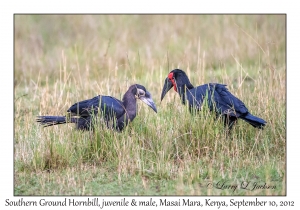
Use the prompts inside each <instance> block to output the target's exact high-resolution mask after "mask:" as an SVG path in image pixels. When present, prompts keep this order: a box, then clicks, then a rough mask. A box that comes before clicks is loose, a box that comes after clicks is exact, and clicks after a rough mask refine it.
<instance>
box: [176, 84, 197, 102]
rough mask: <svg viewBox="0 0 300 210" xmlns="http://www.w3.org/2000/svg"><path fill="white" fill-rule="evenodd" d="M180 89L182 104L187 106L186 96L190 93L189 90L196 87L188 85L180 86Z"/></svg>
mask: <svg viewBox="0 0 300 210" xmlns="http://www.w3.org/2000/svg"><path fill="white" fill-rule="evenodd" d="M178 87H179V88H178V90H177V92H178V94H179V96H180V98H181V102H182V104H185V102H186V94H187V93H188V91H189V89H192V88H194V87H193V86H187V85H186V84H183V85H180V86H178Z"/></svg>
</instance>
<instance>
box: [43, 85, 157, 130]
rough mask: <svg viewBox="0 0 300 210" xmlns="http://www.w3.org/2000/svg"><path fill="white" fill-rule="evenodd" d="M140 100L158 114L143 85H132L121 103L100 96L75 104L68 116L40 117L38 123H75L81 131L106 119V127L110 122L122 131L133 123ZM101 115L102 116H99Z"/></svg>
mask: <svg viewBox="0 0 300 210" xmlns="http://www.w3.org/2000/svg"><path fill="white" fill-rule="evenodd" d="M136 99H140V100H141V101H143V102H144V103H146V104H147V105H148V106H150V107H151V108H152V109H153V110H154V111H155V112H157V109H156V106H155V103H154V102H153V100H152V98H151V94H150V93H149V92H148V91H147V90H146V88H145V87H144V86H142V85H139V84H135V85H131V86H130V87H129V89H128V90H127V92H126V93H125V94H124V96H123V100H122V101H120V100H118V99H116V98H114V97H111V96H102V95H98V96H96V97H94V98H92V99H88V100H84V101H80V102H77V103H75V104H73V105H72V106H71V107H70V108H69V109H68V110H67V112H68V114H67V115H66V116H38V117H37V122H39V123H40V124H42V125H43V126H44V127H47V126H52V125H58V124H65V123H75V124H76V128H77V129H79V130H89V129H93V125H94V124H93V123H94V122H95V121H94V120H93V119H96V120H98V119H99V118H101V119H104V121H105V123H106V125H107V126H108V127H109V128H110V126H109V122H113V128H114V129H116V130H118V131H122V129H123V128H124V127H125V126H126V125H127V124H128V122H129V121H132V120H133V119H134V118H135V116H136V111H137V110H136V109H137V102H136ZM99 114H100V116H99Z"/></svg>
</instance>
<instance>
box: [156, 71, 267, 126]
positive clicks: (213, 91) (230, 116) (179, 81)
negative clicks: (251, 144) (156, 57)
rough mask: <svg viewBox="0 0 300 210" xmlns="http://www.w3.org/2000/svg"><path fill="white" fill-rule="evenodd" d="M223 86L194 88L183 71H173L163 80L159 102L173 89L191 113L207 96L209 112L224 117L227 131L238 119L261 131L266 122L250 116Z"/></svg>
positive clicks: (213, 85) (213, 84)
mask: <svg viewBox="0 0 300 210" xmlns="http://www.w3.org/2000/svg"><path fill="white" fill-rule="evenodd" d="M225 86H226V85H223V84H218V83H208V84H204V85H200V86H198V87H194V86H193V85H192V84H191V82H190V80H189V78H188V77H187V75H186V73H185V72H184V71H182V70H180V69H174V70H172V71H171V72H170V73H169V74H168V77H167V78H166V80H165V84H164V87H163V90H162V93H161V100H163V98H164V96H165V95H166V93H167V92H168V91H169V90H170V89H171V88H172V87H174V90H175V91H176V92H178V93H179V96H180V98H181V101H182V103H183V104H185V103H186V101H187V102H188V104H189V108H190V111H191V109H192V108H196V109H197V110H200V109H201V106H202V104H203V100H204V98H205V97H206V96H207V102H208V107H209V109H210V111H215V112H216V113H217V115H222V116H223V117H224V125H225V126H228V128H229V130H230V129H231V128H232V126H233V125H234V123H235V122H236V121H237V120H238V118H241V119H243V120H245V121H246V122H248V123H249V124H251V125H252V126H253V127H256V128H260V129H262V128H263V126H265V124H266V123H267V122H266V121H264V120H263V119H261V118H258V117H256V116H253V115H252V114H250V112H249V111H248V109H247V108H246V106H245V104H244V103H243V102H242V101H241V100H239V99H238V98H237V97H235V96H234V95H232V94H231V93H230V92H229V91H228V90H227V88H226V87H225Z"/></svg>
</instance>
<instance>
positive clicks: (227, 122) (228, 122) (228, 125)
mask: <svg viewBox="0 0 300 210" xmlns="http://www.w3.org/2000/svg"><path fill="white" fill-rule="evenodd" d="M236 121H237V118H236V117H232V116H230V115H229V114H226V115H224V127H225V132H226V136H230V133H231V130H232V128H233V126H234V124H235V123H236Z"/></svg>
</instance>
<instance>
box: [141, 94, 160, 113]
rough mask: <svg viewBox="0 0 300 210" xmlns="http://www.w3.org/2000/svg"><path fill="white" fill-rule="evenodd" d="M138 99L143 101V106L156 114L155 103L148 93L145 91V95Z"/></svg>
mask: <svg viewBox="0 0 300 210" xmlns="http://www.w3.org/2000/svg"><path fill="white" fill-rule="evenodd" d="M139 99H140V100H141V101H143V102H144V103H145V104H147V105H148V106H150V107H151V109H153V110H154V111H155V112H156V113H157V109H156V106H155V103H154V101H153V99H152V97H151V94H150V93H149V92H148V91H146V94H145V95H144V96H140V97H139Z"/></svg>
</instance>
